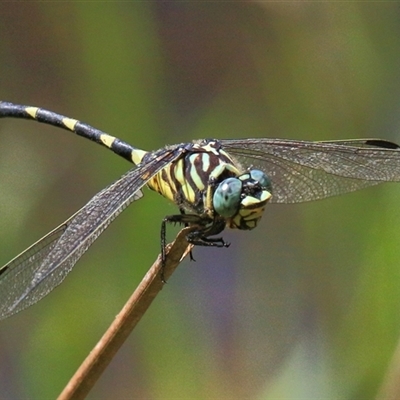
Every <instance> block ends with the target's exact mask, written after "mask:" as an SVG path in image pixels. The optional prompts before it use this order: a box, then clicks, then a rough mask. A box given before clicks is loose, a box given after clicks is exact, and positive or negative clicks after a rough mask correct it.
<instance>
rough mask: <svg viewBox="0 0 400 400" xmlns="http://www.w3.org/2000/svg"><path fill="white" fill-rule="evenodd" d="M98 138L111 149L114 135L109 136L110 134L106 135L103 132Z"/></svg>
mask: <svg viewBox="0 0 400 400" xmlns="http://www.w3.org/2000/svg"><path fill="white" fill-rule="evenodd" d="M100 140H101V143H103V144H104V145H105V146H107V147H108V148H110V149H111V147H112V145H113V143H114V140H115V137H114V136H111V135H106V134H105V133H104V134H102V135H100Z"/></svg>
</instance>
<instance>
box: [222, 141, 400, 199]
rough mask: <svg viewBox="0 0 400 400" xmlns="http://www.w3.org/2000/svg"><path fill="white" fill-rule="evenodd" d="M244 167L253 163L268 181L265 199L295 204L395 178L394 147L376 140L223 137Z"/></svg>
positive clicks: (399, 163)
mask: <svg viewBox="0 0 400 400" xmlns="http://www.w3.org/2000/svg"><path fill="white" fill-rule="evenodd" d="M221 142H222V145H223V147H224V148H225V149H226V150H227V151H228V152H229V153H230V154H232V155H234V156H235V157H236V158H237V160H238V161H239V162H240V163H241V164H242V166H243V167H244V168H250V167H252V168H259V169H261V170H263V171H264V172H265V173H266V174H267V175H269V177H270V178H271V181H272V187H273V196H272V199H271V202H275V203H297V202H303V201H311V200H317V199H322V198H325V197H330V196H335V195H339V194H343V193H347V192H352V191H355V190H358V189H362V188H365V187H368V186H373V185H377V184H379V183H381V182H389V181H400V150H399V146H397V145H395V144H393V143H391V142H386V141H382V140H378V139H368V140H351V141H338V142H306V141H295V140H276V139H243V140H223V141H221Z"/></svg>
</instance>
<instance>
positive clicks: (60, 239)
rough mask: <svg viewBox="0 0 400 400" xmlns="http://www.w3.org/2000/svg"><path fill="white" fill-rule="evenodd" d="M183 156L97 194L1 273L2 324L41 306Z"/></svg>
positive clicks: (163, 154)
mask: <svg viewBox="0 0 400 400" xmlns="http://www.w3.org/2000/svg"><path fill="white" fill-rule="evenodd" d="M179 155H180V152H179V150H178V151H175V150H174V148H170V149H168V150H165V149H162V150H159V151H158V152H156V153H154V154H153V155H151V159H149V160H147V162H146V164H144V165H143V166H141V167H139V168H136V169H132V170H130V171H129V172H127V173H126V174H125V175H123V176H122V177H121V178H120V179H118V180H117V181H116V182H114V183H113V184H111V185H110V186H108V187H106V188H105V189H103V190H102V191H101V192H99V193H98V194H96V195H95V196H94V197H93V198H92V199H91V200H90V201H89V202H88V203H87V204H86V205H85V206H84V207H83V208H81V209H80V210H79V211H78V212H77V213H75V214H74V215H73V216H72V217H71V218H69V219H68V220H67V221H65V222H64V223H63V224H62V225H60V226H59V227H57V228H56V229H54V230H53V231H51V232H50V233H49V234H48V235H46V236H45V237H43V238H42V239H40V240H39V241H38V242H36V243H35V244H33V245H32V246H31V247H29V248H28V249H27V250H25V251H24V252H23V253H21V254H20V255H19V256H17V257H16V258H14V259H13V260H12V261H10V262H9V263H8V264H6V265H5V266H4V267H2V268H1V269H0V319H4V318H7V317H9V316H10V315H12V314H15V313H17V312H19V311H21V310H23V309H25V308H27V307H29V306H30V305H32V304H34V303H36V302H37V301H39V300H40V299H42V298H43V297H44V296H46V295H47V294H48V293H49V292H50V291H52V290H53V289H54V288H55V287H56V286H57V285H59V284H60V283H61V282H62V281H63V280H64V278H65V277H66V275H67V274H68V273H69V272H70V271H71V269H72V268H73V267H74V265H75V264H76V262H77V261H78V260H79V258H80V257H81V256H82V255H83V254H84V253H85V251H86V250H87V249H88V248H89V246H90V245H91V244H92V243H93V242H94V241H95V240H96V239H97V238H98V237H99V235H100V234H101V233H102V232H103V231H104V230H105V229H106V228H107V227H108V225H109V224H110V223H111V222H112V221H113V220H114V219H115V218H116V217H117V216H118V215H119V214H120V213H121V212H122V211H123V210H124V209H125V208H126V207H127V206H128V205H129V204H130V203H132V202H133V201H135V200H138V199H139V198H140V197H142V193H141V191H140V189H141V188H142V187H143V186H144V185H145V184H146V183H147V182H148V180H149V179H151V178H152V177H153V176H154V175H155V174H156V173H157V172H158V171H159V170H161V169H162V168H163V167H165V166H166V165H168V164H169V163H171V162H173V161H174V160H176V159H177V158H178V157H179Z"/></svg>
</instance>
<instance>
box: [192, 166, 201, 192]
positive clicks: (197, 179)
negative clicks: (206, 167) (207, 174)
mask: <svg viewBox="0 0 400 400" xmlns="http://www.w3.org/2000/svg"><path fill="white" fill-rule="evenodd" d="M190 177H191V178H192V180H193V182H194V184H195V185H196V186H197V188H198V189H199V190H204V188H205V186H204V183H203V181H202V179H201V176H200V175H199V174H198V173H197V168H196V167H195V166H194V165H193V164H191V168H190Z"/></svg>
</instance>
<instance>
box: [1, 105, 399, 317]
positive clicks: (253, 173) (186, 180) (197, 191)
mask: <svg viewBox="0 0 400 400" xmlns="http://www.w3.org/2000/svg"><path fill="white" fill-rule="evenodd" d="M2 117H14V118H25V119H33V120H36V121H38V122H42V123H46V124H49V125H53V126H56V127H61V128H63V129H66V130H68V131H72V132H74V133H76V134H77V135H79V136H82V137H85V138H87V139H89V140H92V141H94V142H96V143H98V144H101V145H102V146H104V147H106V148H108V149H110V150H112V151H113V152H114V153H116V154H117V155H119V156H121V157H123V158H124V159H125V160H128V161H130V162H132V163H134V164H136V165H137V167H136V168H133V169H131V170H130V171H128V172H127V173H126V174H125V175H123V176H122V177H121V178H120V179H118V180H117V181H116V182H114V183H113V184H111V185H110V186H108V187H106V188H105V189H103V190H102V191H100V192H99V193H98V194H96V195H95V196H94V197H93V198H92V199H91V200H90V201H89V202H88V203H87V204H86V205H85V206H84V207H82V208H81V209H80V210H79V211H78V212H77V213H76V214H74V215H73V216H72V217H71V218H69V219H68V220H67V221H65V222H64V223H63V224H61V225H60V226H58V227H57V228H55V229H54V230H53V231H52V232H50V233H49V234H48V235H46V236H45V237H44V238H42V239H40V240H39V241H38V242H36V243H35V244H33V245H32V246H31V247H30V248H28V249H27V250H25V251H24V252H23V253H21V254H20V255H19V256H17V257H16V258H14V259H13V260H11V261H10V262H9V263H8V264H6V265H5V266H4V267H3V268H1V269H0V319H2V318H6V317H8V316H10V315H12V314H15V313H16V312H18V311H21V310H22V309H24V308H26V307H29V306H30V305H32V304H34V303H36V302H37V301H39V300H40V299H41V298H43V297H44V296H45V295H46V294H48V293H49V292H50V291H51V290H52V289H54V287H56V286H57V285H59V284H60V283H61V282H62V281H63V279H64V278H65V276H66V275H67V274H68V273H69V272H70V271H71V269H72V268H73V266H74V265H75V264H76V262H77V261H78V260H79V258H80V257H81V256H82V255H83V253H84V252H85V251H86V250H87V249H88V248H89V246H90V245H91V244H92V243H93V242H94V241H95V240H96V239H97V237H98V236H99V235H100V234H101V233H102V232H103V231H104V230H105V229H106V228H107V227H108V226H109V224H110V223H111V222H112V221H113V220H114V219H115V218H116V217H117V216H118V215H119V214H120V213H121V212H122V211H123V210H124V209H125V208H126V207H127V206H128V205H129V204H130V203H132V202H133V201H135V200H138V199H139V198H141V197H142V193H141V188H142V187H143V186H145V185H148V186H149V187H150V188H151V189H153V190H155V191H157V192H158V193H160V194H161V195H163V196H164V197H166V198H167V199H169V200H171V201H173V202H175V203H176V204H177V206H178V208H179V210H180V212H181V213H180V214H178V215H172V216H168V217H165V218H164V220H163V222H162V229H161V232H162V234H161V238H162V240H161V242H162V245H161V250H162V254H164V253H163V251H164V248H165V224H166V223H167V222H179V223H183V224H186V225H191V226H193V230H192V231H191V232H190V233H189V234H188V236H187V239H188V241H189V242H191V243H193V244H195V245H202V246H217V247H222V246H227V244H226V243H225V242H224V241H223V239H222V238H220V237H217V238H215V237H213V236H214V235H218V234H219V233H221V232H222V231H223V230H224V229H225V227H229V228H234V229H241V230H250V229H253V228H254V227H255V226H256V225H257V223H258V222H259V220H260V218H261V216H262V213H263V211H264V208H265V206H266V203H267V202H270V203H297V202H304V201H311V200H317V199H323V198H326V197H329V196H334V195H339V194H343V193H347V192H351V191H354V190H358V189H362V188H365V187H368V186H373V185H377V184H379V183H382V182H390V181H392V182H398V181H400V146H398V145H397V144H395V143H391V142H387V141H385V140H381V139H360V140H347V141H333V142H332V141H331V142H306V141H296V140H280V139H266V138H257V139H232V140H220V141H219V140H214V139H208V140H200V141H195V142H193V143H183V144H178V145H172V146H167V147H164V148H162V149H160V150H157V151H154V152H146V151H143V150H140V149H137V148H135V147H133V146H131V145H130V144H128V143H126V142H123V141H122V140H120V139H118V138H115V137H113V136H110V135H108V134H107V133H104V132H102V131H100V130H98V129H95V128H93V127H91V126H89V125H87V124H85V123H82V122H80V121H78V120H75V119H71V118H67V117H65V116H62V115H59V114H56V113H54V112H51V111H47V110H43V109H40V108H37V107H27V106H22V105H17V104H12V103H7V102H0V118H2ZM272 193H273V195H272Z"/></svg>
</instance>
